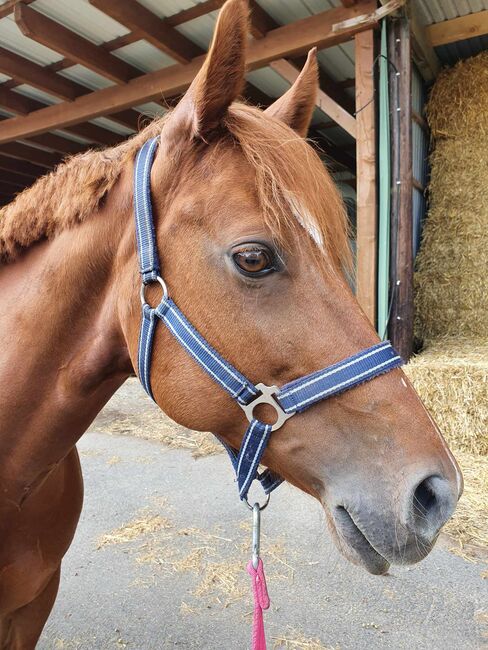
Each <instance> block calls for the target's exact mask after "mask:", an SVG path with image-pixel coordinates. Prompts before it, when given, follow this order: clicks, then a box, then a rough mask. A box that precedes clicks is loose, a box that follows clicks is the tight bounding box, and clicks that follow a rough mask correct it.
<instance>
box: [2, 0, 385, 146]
mask: <svg viewBox="0 0 488 650" xmlns="http://www.w3.org/2000/svg"><path fill="white" fill-rule="evenodd" d="M372 4H374V3H373V2H372V1H371V0H363V1H362V2H360V3H358V4H356V5H355V6H354V7H353V8H351V9H345V8H343V7H336V8H334V9H330V10H328V11H325V12H322V13H320V14H316V15H314V16H310V17H308V18H305V19H302V20H300V21H297V22H295V23H292V24H289V25H284V26H283V27H279V28H276V29H273V30H271V31H270V32H268V33H267V34H266V36H264V37H263V38H262V39H260V40H256V41H254V42H252V43H251V45H250V47H249V50H248V56H247V64H248V67H249V68H250V69H256V68H259V67H262V66H264V65H266V64H267V63H269V62H271V61H274V60H276V59H279V58H282V57H285V56H295V55H300V54H302V53H304V52H306V51H307V50H308V49H309V48H310V47H313V46H317V47H319V48H323V47H331V46H332V45H337V44H338V43H341V42H344V41H345V40H348V39H350V38H351V37H352V36H353V35H354V34H356V33H359V32H361V31H363V30H364V29H365V28H367V27H369V26H370V25H369V23H368V24H367V25H366V27H365V25H364V23H361V22H359V23H358V24H354V25H353V26H352V27H350V28H349V29H343V30H342V31H340V33H337V32H336V31H335V30H334V29H333V26H334V25H335V24H336V23H338V22H343V21H345V20H348V19H350V18H353V17H354V16H358V15H362V14H364V12H365V11H366V12H367V11H368V10H369V9H370V7H371V6H372ZM202 60H203V59H202V58H201V57H198V58H197V59H194V60H193V61H192V62H190V63H187V64H177V65H174V66H171V67H169V68H165V69H163V70H158V71H156V72H152V73H149V74H146V75H144V76H142V77H139V78H137V79H133V80H132V81H131V82H130V83H128V84H126V85H124V86H123V87H118V86H114V87H111V88H104V89H102V90H98V91H95V92H93V93H91V94H90V95H86V96H81V97H79V98H77V99H76V100H75V101H73V102H71V103H69V104H61V105H55V106H50V107H47V108H44V109H42V110H39V111H36V112H35V113H32V114H30V115H27V116H25V117H18V118H13V119H9V120H7V121H5V123H4V124H2V129H1V135H0V142H8V141H10V140H13V139H18V138H22V137H27V136H30V135H35V134H38V133H42V132H45V131H49V130H51V129H53V128H63V127H67V126H70V125H73V124H77V123H79V122H83V121H85V120H89V119H92V118H94V117H97V116H100V115H104V114H106V113H107V111H108V110H110V109H112V110H114V111H117V110H123V109H126V108H129V107H131V106H133V105H135V104H138V103H141V102H144V101H150V100H152V99H154V98H159V97H161V94H163V95H165V96H167V97H171V96H174V95H177V94H179V93H181V92H182V91H184V90H185V89H186V87H187V86H188V85H189V83H190V82H191V81H192V79H193V78H194V76H195V74H196V73H197V71H198V69H199V67H200V65H201V63H202Z"/></svg>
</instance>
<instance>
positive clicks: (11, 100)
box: [0, 55, 45, 115]
mask: <svg viewBox="0 0 488 650" xmlns="http://www.w3.org/2000/svg"><path fill="white" fill-rule="evenodd" d="M0 56H1V55H0ZM5 86H6V84H0V108H3V109H4V110H6V111H10V112H11V113H14V114H15V115H27V114H28V113H32V111H37V110H38V109H39V108H44V106H45V104H42V102H38V101H37V100H35V99H30V97H25V95H21V94H20V93H15V92H13V91H12V90H9V89H8V88H6V87H5Z"/></svg>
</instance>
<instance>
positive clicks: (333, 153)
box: [309, 130, 356, 175]
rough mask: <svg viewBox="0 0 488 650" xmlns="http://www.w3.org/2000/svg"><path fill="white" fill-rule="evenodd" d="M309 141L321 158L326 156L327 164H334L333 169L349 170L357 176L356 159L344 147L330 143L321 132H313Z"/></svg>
mask: <svg viewBox="0 0 488 650" xmlns="http://www.w3.org/2000/svg"><path fill="white" fill-rule="evenodd" d="M309 139H310V141H311V143H312V144H313V145H314V146H315V147H316V148H317V150H318V153H319V154H320V155H321V156H325V158H326V161H327V163H329V164H330V163H332V165H331V166H332V167H336V165H334V163H337V165H338V166H339V167H342V168H344V169H347V171H350V172H351V173H352V174H354V175H356V159H355V158H354V156H351V155H349V154H348V153H347V152H346V151H344V149H343V148H342V147H339V146H337V145H335V144H332V143H331V142H329V141H328V140H327V139H326V138H324V136H323V135H321V134H320V133H319V132H317V131H315V130H313V131H312V132H311V133H310V136H309Z"/></svg>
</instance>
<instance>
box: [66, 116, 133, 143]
mask: <svg viewBox="0 0 488 650" xmlns="http://www.w3.org/2000/svg"><path fill="white" fill-rule="evenodd" d="M65 131H68V132H69V133H73V134H74V135H78V136H80V138H85V139H86V140H88V141H89V142H94V143H95V144H102V145H105V146H109V147H112V146H113V145H115V144H119V142H122V140H124V139H125V136H123V135H120V134H119V133H114V132H113V131H109V130H108V129H104V128H103V127H101V126H98V125H97V124H90V123H89V122H85V123H83V124H73V125H72V126H70V127H69V128H66V129H65Z"/></svg>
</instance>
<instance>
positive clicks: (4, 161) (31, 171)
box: [0, 155, 46, 179]
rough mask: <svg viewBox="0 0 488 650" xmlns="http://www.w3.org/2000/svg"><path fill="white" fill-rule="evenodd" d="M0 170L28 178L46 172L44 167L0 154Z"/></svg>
mask: <svg viewBox="0 0 488 650" xmlns="http://www.w3.org/2000/svg"><path fill="white" fill-rule="evenodd" d="M0 170H3V171H6V172H13V173H15V174H21V175H22V176H26V177H27V178H28V179H32V178H37V177H38V176H42V175H43V174H45V173H46V169H45V168H43V167H38V166H37V165H33V164H32V163H28V162H24V161H23V160H17V159H16V158H10V157H9V156H2V155H0Z"/></svg>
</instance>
